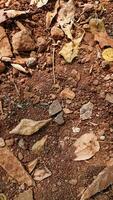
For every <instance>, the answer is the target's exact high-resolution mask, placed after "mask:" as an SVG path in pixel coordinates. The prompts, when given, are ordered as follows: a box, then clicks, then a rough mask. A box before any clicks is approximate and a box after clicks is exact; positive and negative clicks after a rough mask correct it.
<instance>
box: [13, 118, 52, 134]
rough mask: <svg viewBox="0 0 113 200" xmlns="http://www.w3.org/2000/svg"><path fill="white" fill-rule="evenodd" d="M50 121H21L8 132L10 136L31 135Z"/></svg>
mask: <svg viewBox="0 0 113 200" xmlns="http://www.w3.org/2000/svg"><path fill="white" fill-rule="evenodd" d="M50 121H51V119H47V120H41V121H34V120H32V119H22V120H21V121H20V123H19V124H18V125H17V126H16V127H15V128H14V129H13V130H12V131H10V134H18V135H32V134H33V133H36V132H37V131H39V130H40V129H41V128H42V127H43V126H45V125H46V124H47V123H48V122H50Z"/></svg>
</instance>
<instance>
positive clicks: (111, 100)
mask: <svg viewBox="0 0 113 200" xmlns="http://www.w3.org/2000/svg"><path fill="white" fill-rule="evenodd" d="M105 100H106V101H108V102H109V103H113V94H106V97H105Z"/></svg>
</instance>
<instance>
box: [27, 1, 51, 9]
mask: <svg viewBox="0 0 113 200" xmlns="http://www.w3.org/2000/svg"><path fill="white" fill-rule="evenodd" d="M47 2H48V0H31V2H30V5H33V4H36V6H37V8H41V7H42V6H44V5H46V4H47Z"/></svg>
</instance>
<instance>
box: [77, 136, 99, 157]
mask: <svg viewBox="0 0 113 200" xmlns="http://www.w3.org/2000/svg"><path fill="white" fill-rule="evenodd" d="M73 146H74V147H75V148H76V150H75V155H76V158H75V159H74V160H75V161H80V160H88V159H90V158H92V157H93V156H94V155H95V154H96V153H97V152H98V151H99V149H100V145H99V142H98V140H97V136H96V135H95V134H94V133H86V134H84V135H82V136H81V137H80V138H78V139H77V141H76V142H75V143H74V144H73Z"/></svg>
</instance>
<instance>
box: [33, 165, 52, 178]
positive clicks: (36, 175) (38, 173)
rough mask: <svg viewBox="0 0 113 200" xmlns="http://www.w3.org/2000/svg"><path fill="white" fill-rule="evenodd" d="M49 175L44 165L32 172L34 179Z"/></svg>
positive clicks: (49, 172)
mask: <svg viewBox="0 0 113 200" xmlns="http://www.w3.org/2000/svg"><path fill="white" fill-rule="evenodd" d="M49 176H51V171H50V170H49V169H48V168H47V167H44V168H42V169H40V168H39V169H36V170H35V172H34V180H35V181H42V180H44V179H46V178H48V177H49Z"/></svg>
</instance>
